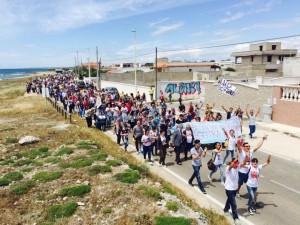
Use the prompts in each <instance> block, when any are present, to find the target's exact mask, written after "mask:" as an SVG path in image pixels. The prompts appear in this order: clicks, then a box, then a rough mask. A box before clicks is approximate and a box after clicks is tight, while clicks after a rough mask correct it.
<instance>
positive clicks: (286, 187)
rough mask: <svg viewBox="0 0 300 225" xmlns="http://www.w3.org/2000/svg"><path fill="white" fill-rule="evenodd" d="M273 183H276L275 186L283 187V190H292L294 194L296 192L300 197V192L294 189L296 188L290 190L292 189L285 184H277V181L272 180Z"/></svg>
mask: <svg viewBox="0 0 300 225" xmlns="http://www.w3.org/2000/svg"><path fill="white" fill-rule="evenodd" d="M270 181H271V182H272V183H274V184H277V185H279V186H281V187H283V188H285V189H288V190H290V191H292V192H295V193H296V194H298V195H300V191H297V190H296V189H294V188H290V187H288V186H286V185H284V184H281V183H279V182H277V181H275V180H270Z"/></svg>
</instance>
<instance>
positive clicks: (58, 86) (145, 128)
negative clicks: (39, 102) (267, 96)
mask: <svg viewBox="0 0 300 225" xmlns="http://www.w3.org/2000/svg"><path fill="white" fill-rule="evenodd" d="M42 85H44V86H45V87H46V88H48V90H49V95H50V97H51V98H54V99H55V102H61V103H62V104H63V106H64V109H65V110H67V111H68V112H69V113H78V115H79V116H80V117H81V118H82V119H85V120H86V122H87V126H88V127H92V126H93V120H94V125H95V127H96V128H101V129H103V130H104V129H105V128H110V127H111V126H113V128H112V130H113V133H114V134H115V135H116V137H117V143H118V144H121V141H122V142H123V144H124V149H125V151H126V152H127V151H128V146H129V140H130V138H129V137H130V136H132V140H133V142H134V146H135V151H136V152H137V154H142V156H143V157H144V159H145V160H147V161H148V162H149V163H150V164H153V161H152V157H156V156H158V157H159V164H160V166H164V167H166V162H165V160H166V156H167V155H169V156H172V154H171V153H172V152H174V153H175V161H176V163H177V164H178V165H182V160H184V161H187V160H190V159H191V162H192V167H193V174H192V176H191V177H190V179H189V180H188V183H189V184H190V185H191V186H194V184H193V180H194V179H195V178H196V180H197V183H198V186H199V188H200V190H201V191H202V193H204V194H206V191H205V189H204V186H203V184H202V182H201V177H200V169H201V166H202V160H201V159H202V158H204V157H206V153H207V150H208V149H207V147H205V148H204V149H203V148H202V147H201V140H198V139H197V138H196V137H195V136H194V134H193V130H192V129H191V126H190V125H189V124H187V125H186V126H185V129H184V130H183V124H184V123H187V122H210V121H219V120H223V119H225V118H223V116H222V114H221V113H219V112H217V113H215V112H213V108H214V104H212V105H210V104H206V105H205V107H204V105H203V103H202V102H200V103H199V104H195V105H194V104H193V102H189V103H188V105H187V107H186V106H185V104H184V103H183V101H182V97H181V96H180V98H179V106H178V108H175V107H171V106H172V104H167V103H166V102H165V96H164V94H163V92H162V91H161V92H160V95H159V101H155V100H153V93H154V90H153V88H152V87H151V88H150V90H149V95H150V98H151V99H146V95H145V93H142V94H141V93H139V92H137V93H135V94H134V93H124V92H121V93H119V92H106V91H105V90H104V89H102V90H97V88H96V87H95V85H94V84H93V83H92V82H90V83H87V84H85V85H84V86H83V87H82V86H80V85H79V83H78V82H77V79H76V77H75V76H74V75H73V74H72V73H68V74H55V75H47V76H46V77H45V78H36V79H34V80H33V81H31V82H30V83H27V85H26V91H27V93H29V92H30V91H33V92H36V93H41V88H42ZM168 99H169V101H171V100H172V94H171V93H170V94H169V95H168ZM202 108H203V111H204V116H203V117H202V116H201V112H202V111H201V110H202ZM222 108H223V109H224V111H225V113H226V119H230V118H231V117H237V118H239V119H240V122H241V124H242V118H243V115H244V113H245V114H246V116H247V117H248V120H249V130H250V132H249V138H253V133H254V132H255V120H256V117H257V116H258V114H259V112H260V110H259V109H258V111H257V112H256V113H255V114H254V111H253V110H250V111H249V110H248V108H249V106H248V105H247V106H246V108H245V109H244V110H243V109H241V107H238V108H237V109H236V110H235V111H234V110H233V108H232V107H230V108H229V109H226V108H225V107H224V106H222ZM223 131H224V134H225V136H226V137H227V139H226V141H225V140H224V143H219V142H217V143H214V144H213V145H214V146H213V150H212V151H211V152H212V157H211V159H210V160H209V162H208V163H207V165H208V168H209V169H210V173H209V174H208V179H209V180H210V181H212V176H214V174H215V173H216V172H217V171H218V170H219V171H220V180H221V185H223V186H224V187H225V191H226V195H227V201H226V204H225V207H224V212H225V213H228V212H229V209H230V208H231V211H232V217H233V219H234V221H235V223H236V224H240V222H239V218H238V213H237V205H236V200H235V198H236V197H238V198H239V197H240V195H239V191H240V188H241V186H242V185H243V184H244V183H245V184H246V187H247V191H248V194H249V200H248V212H249V214H251V215H253V213H254V212H255V211H256V208H257V207H258V204H257V201H256V198H255V193H256V191H257V188H258V180H259V174H260V173H261V170H262V168H263V167H265V166H266V165H268V164H269V163H270V156H269V158H268V159H267V161H266V163H264V164H261V165H258V160H257V158H255V157H254V154H255V152H256V151H257V150H258V149H259V148H260V147H261V146H262V144H263V142H264V141H265V140H266V139H267V136H264V137H263V138H262V140H261V141H260V142H259V143H258V144H257V146H256V147H254V148H251V147H250V145H249V143H248V142H245V141H244V140H243V139H242V137H241V136H237V135H236V134H235V132H234V130H229V131H226V130H225V129H223ZM130 133H131V134H130ZM223 151H226V154H225V157H223V154H222V152H223ZM181 153H183V155H184V158H183V159H182V158H181ZM229 155H230V156H231V161H230V163H229V164H226V160H227V158H228V156H229ZM224 165H228V167H227V168H226V169H225V171H224V168H223V166H224ZM225 177H226V179H225Z"/></svg>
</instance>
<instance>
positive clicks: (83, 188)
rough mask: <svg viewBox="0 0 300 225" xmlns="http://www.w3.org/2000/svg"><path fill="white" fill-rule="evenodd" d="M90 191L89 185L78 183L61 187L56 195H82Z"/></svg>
mask: <svg viewBox="0 0 300 225" xmlns="http://www.w3.org/2000/svg"><path fill="white" fill-rule="evenodd" d="M90 191H91V186H89V185H79V186H74V187H68V188H63V189H61V190H60V192H59V193H58V195H60V196H69V197H70V196H82V195H84V194H86V193H88V192H90Z"/></svg>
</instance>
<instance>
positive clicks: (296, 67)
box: [283, 57, 300, 77]
mask: <svg viewBox="0 0 300 225" xmlns="http://www.w3.org/2000/svg"><path fill="white" fill-rule="evenodd" d="M283 76H295V77H296V76H297V77H299V76H300V57H292V58H284V61H283Z"/></svg>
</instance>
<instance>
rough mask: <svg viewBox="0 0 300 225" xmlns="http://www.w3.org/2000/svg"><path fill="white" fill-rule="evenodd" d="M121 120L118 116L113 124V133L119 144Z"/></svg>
mask: <svg viewBox="0 0 300 225" xmlns="http://www.w3.org/2000/svg"><path fill="white" fill-rule="evenodd" d="M122 127H123V126H122V121H121V119H120V118H118V119H117V121H116V123H115V125H114V134H115V135H117V144H118V145H120V144H121V131H122Z"/></svg>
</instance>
